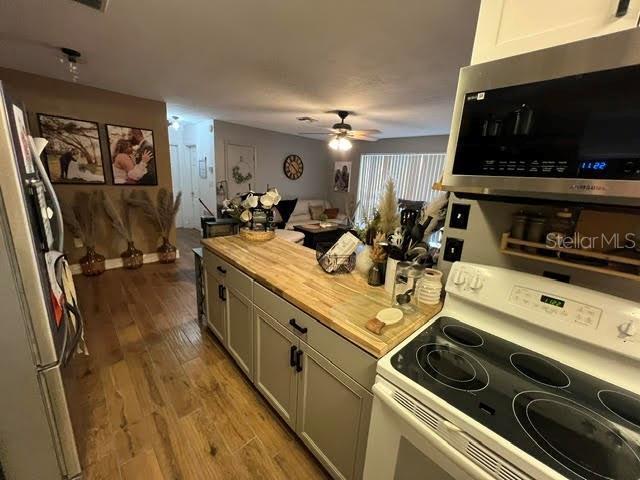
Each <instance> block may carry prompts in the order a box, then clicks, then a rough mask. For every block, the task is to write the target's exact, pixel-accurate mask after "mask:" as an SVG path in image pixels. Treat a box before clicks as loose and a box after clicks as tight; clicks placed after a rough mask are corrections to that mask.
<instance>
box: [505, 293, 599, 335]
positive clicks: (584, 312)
mask: <svg viewBox="0 0 640 480" xmlns="http://www.w3.org/2000/svg"><path fill="white" fill-rule="evenodd" d="M509 302H511V303H512V304H514V305H518V306H520V307H523V308H526V309H528V310H531V311H532V312H535V313H536V315H543V316H544V317H546V318H547V319H558V320H560V321H565V322H571V323H575V324H577V325H580V326H583V327H587V328H593V329H597V328H598V325H599V324H600V317H602V309H600V308H597V307H593V306H591V305H587V304H584V303H580V302H575V301H573V300H569V299H567V298H564V297H560V296H558V295H556V294H553V293H547V292H542V291H539V290H534V289H532V288H528V287H524V286H521V285H516V286H514V287H513V289H512V290H511V295H510V296H509Z"/></svg>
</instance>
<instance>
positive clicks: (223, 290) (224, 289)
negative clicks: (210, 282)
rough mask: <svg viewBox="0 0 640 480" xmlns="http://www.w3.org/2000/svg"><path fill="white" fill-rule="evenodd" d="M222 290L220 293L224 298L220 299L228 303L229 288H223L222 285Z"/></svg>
mask: <svg viewBox="0 0 640 480" xmlns="http://www.w3.org/2000/svg"><path fill="white" fill-rule="evenodd" d="M220 288H221V290H220V291H221V292H222V297H220V299H221V300H222V301H223V302H226V301H227V287H223V286H222V285H220Z"/></svg>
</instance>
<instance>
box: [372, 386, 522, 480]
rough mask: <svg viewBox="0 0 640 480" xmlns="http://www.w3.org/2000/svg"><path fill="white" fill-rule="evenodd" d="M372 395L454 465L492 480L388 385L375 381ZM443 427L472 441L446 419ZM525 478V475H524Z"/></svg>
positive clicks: (475, 477)
mask: <svg viewBox="0 0 640 480" xmlns="http://www.w3.org/2000/svg"><path fill="white" fill-rule="evenodd" d="M372 390H373V395H374V398H375V399H378V400H380V401H381V402H382V403H383V404H384V406H385V407H387V408H389V409H391V410H392V411H393V413H394V414H395V415H398V416H399V417H400V418H401V419H402V420H403V421H405V422H406V423H407V424H409V425H410V426H411V427H412V428H414V429H415V430H416V431H417V432H418V433H419V434H420V435H422V437H424V439H425V441H427V442H429V444H430V445H432V446H433V447H434V448H435V449H436V450H438V453H440V454H441V455H442V456H444V457H446V458H448V459H449V460H450V461H452V462H454V463H455V464H456V466H457V467H458V468H460V469H462V470H463V471H465V472H466V473H467V474H468V475H470V476H471V477H472V478H474V479H478V480H493V478H494V477H492V476H490V475H488V474H487V473H486V472H485V470H484V469H482V468H481V467H479V466H478V465H476V464H475V463H474V462H472V461H471V460H469V459H468V458H467V457H466V456H464V455H463V454H462V453H460V452H459V451H458V450H457V449H456V448H455V447H454V446H453V445H451V444H450V443H449V442H447V441H446V440H445V439H444V438H442V437H441V436H440V435H439V434H437V433H436V432H434V431H433V430H431V429H430V428H429V427H427V426H426V425H425V424H424V423H422V422H421V421H420V420H418V418H417V417H415V416H414V415H413V414H412V413H410V412H409V411H407V409H405V408H404V407H402V406H401V405H400V404H399V403H398V402H396V401H395V400H394V399H393V392H392V391H391V389H390V388H389V387H387V386H386V385H384V384H380V383H376V384H375V385H374V386H373V388H372ZM443 422H444V424H445V427H446V428H447V429H448V430H449V433H454V434H456V433H457V434H458V435H459V436H462V437H463V438H464V439H465V440H468V441H472V440H471V439H470V437H468V436H467V435H466V434H465V433H463V432H462V431H460V430H459V429H458V428H456V427H455V426H454V425H453V424H451V423H449V422H448V421H446V420H443ZM525 478H526V477H525Z"/></svg>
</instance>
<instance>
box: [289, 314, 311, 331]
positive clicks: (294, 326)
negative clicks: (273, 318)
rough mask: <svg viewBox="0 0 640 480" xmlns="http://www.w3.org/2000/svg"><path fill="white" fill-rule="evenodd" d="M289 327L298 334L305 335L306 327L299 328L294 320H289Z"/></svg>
mask: <svg viewBox="0 0 640 480" xmlns="http://www.w3.org/2000/svg"><path fill="white" fill-rule="evenodd" d="M289 325H291V326H292V327H293V328H295V329H296V330H298V331H299V332H300V333H307V327H301V326H300V325H298V324H297V323H296V319H295V318H292V319H291V320H289Z"/></svg>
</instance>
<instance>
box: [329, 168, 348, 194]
mask: <svg viewBox="0 0 640 480" xmlns="http://www.w3.org/2000/svg"><path fill="white" fill-rule="evenodd" d="M333 169H334V174H333V191H334V192H349V190H350V189H351V162H335V164H334V167H333Z"/></svg>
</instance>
